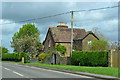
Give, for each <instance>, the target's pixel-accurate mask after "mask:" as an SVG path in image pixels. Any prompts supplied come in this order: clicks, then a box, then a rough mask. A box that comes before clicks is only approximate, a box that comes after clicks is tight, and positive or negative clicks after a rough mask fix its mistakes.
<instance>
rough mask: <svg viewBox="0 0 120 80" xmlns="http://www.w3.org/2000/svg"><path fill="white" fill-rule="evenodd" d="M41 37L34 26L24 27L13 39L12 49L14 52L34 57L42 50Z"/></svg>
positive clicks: (27, 25)
mask: <svg viewBox="0 0 120 80" xmlns="http://www.w3.org/2000/svg"><path fill="white" fill-rule="evenodd" d="M39 36H40V31H39V30H38V28H36V27H35V25H34V24H26V25H23V27H22V28H20V29H19V31H18V32H16V33H15V34H14V36H13V37H12V41H11V47H12V48H14V52H25V53H28V54H29V55H30V56H31V57H32V56H33V54H35V53H37V52H38V50H39V49H41V48H42V45H41V42H40V37H39Z"/></svg>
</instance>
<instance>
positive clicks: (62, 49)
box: [56, 44, 66, 54]
mask: <svg viewBox="0 0 120 80" xmlns="http://www.w3.org/2000/svg"><path fill="white" fill-rule="evenodd" d="M56 50H57V51H59V52H60V53H62V54H63V53H65V52H66V47H65V46H63V45H60V44H58V45H57V46H56Z"/></svg>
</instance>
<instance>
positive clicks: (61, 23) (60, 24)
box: [57, 22, 68, 28]
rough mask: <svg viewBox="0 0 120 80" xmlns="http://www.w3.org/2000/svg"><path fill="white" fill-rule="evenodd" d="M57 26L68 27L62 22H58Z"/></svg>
mask: <svg viewBox="0 0 120 80" xmlns="http://www.w3.org/2000/svg"><path fill="white" fill-rule="evenodd" d="M57 27H58V28H68V26H67V25H66V23H64V22H60V23H59V25H58V26H57Z"/></svg>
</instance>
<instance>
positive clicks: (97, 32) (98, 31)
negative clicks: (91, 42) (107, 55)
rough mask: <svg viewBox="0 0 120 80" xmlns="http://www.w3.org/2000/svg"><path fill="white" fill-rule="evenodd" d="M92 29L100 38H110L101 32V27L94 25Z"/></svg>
mask: <svg viewBox="0 0 120 80" xmlns="http://www.w3.org/2000/svg"><path fill="white" fill-rule="evenodd" d="M92 31H93V32H94V34H95V35H96V36H97V37H98V38H99V39H100V40H108V38H107V37H106V36H104V35H103V34H102V33H101V32H100V29H99V28H97V27H94V28H93V29H92Z"/></svg>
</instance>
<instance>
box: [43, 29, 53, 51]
mask: <svg viewBox="0 0 120 80" xmlns="http://www.w3.org/2000/svg"><path fill="white" fill-rule="evenodd" d="M49 40H51V42H50V45H51V46H50V47H49ZM54 49H55V43H54V41H53V38H52V35H51V32H50V31H49V32H48V35H47V38H46V41H45V43H44V51H45V53H48V52H50V51H52V50H54Z"/></svg>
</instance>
